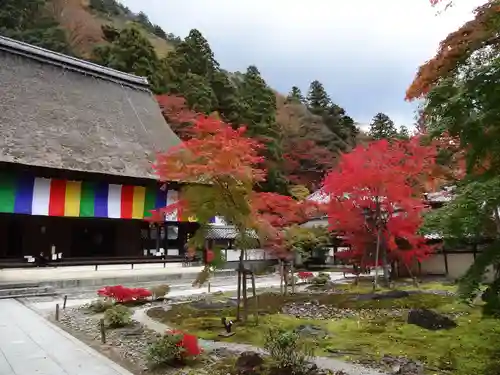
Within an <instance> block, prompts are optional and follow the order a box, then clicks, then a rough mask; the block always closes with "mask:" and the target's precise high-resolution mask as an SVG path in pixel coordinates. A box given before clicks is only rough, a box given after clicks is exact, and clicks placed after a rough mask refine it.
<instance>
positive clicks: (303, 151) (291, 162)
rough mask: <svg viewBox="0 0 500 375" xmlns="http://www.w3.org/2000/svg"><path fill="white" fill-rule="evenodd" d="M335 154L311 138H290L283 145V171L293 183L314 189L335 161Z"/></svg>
mask: <svg viewBox="0 0 500 375" xmlns="http://www.w3.org/2000/svg"><path fill="white" fill-rule="evenodd" d="M336 159H337V158H336V155H335V154H334V153H333V152H332V151H330V150H328V149H327V148H326V147H322V146H319V145H318V144H317V143H316V142H314V141H313V140H308V139H303V138H298V139H290V140H288V141H287V142H285V145H284V155H283V160H284V171H285V173H286V175H287V177H288V179H289V180H290V181H291V182H293V183H294V184H299V185H304V186H306V187H307V188H309V189H312V190H315V189H316V188H317V187H318V185H319V184H320V183H321V181H322V180H323V178H324V176H325V173H326V172H327V171H329V170H330V169H331V168H332V167H333V166H334V164H335V162H336Z"/></svg>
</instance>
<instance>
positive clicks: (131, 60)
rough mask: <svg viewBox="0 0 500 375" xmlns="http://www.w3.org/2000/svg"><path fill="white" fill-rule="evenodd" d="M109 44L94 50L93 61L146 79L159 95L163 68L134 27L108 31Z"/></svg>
mask: <svg viewBox="0 0 500 375" xmlns="http://www.w3.org/2000/svg"><path fill="white" fill-rule="evenodd" d="M105 35H109V36H110V38H111V40H110V42H111V43H109V44H107V45H103V46H98V47H96V48H95V49H94V61H95V62H96V63H98V64H101V65H104V66H108V67H110V68H113V69H117V70H120V71H122V72H126V73H132V74H135V75H138V76H141V77H147V78H148V80H149V83H150V85H151V88H152V90H153V91H154V92H156V93H161V92H162V91H163V90H162V87H163V86H164V79H165V77H164V67H163V66H162V64H161V62H160V60H159V59H158V56H157V55H156V52H155V49H154V47H153V45H152V44H151V43H150V42H149V40H148V39H147V38H146V37H144V36H143V35H142V34H141V32H140V31H139V30H138V29H136V28H135V27H129V28H126V29H123V30H121V31H119V32H118V34H116V33H112V32H110V31H109V30H108V32H107V33H105Z"/></svg>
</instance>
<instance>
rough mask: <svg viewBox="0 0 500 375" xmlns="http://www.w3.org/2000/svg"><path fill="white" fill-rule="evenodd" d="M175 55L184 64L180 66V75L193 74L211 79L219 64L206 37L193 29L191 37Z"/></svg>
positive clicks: (181, 45) (185, 40)
mask: <svg viewBox="0 0 500 375" xmlns="http://www.w3.org/2000/svg"><path fill="white" fill-rule="evenodd" d="M175 54H176V55H177V56H178V57H180V58H181V59H182V60H181V61H182V62H183V64H181V65H180V66H179V69H180V71H179V72H178V73H180V74H187V73H188V72H189V73H192V74H196V75H199V76H203V77H208V78H211V77H212V75H213V74H214V72H215V71H216V70H218V69H219V63H218V62H217V61H216V60H215V57H214V53H213V51H212V49H211V48H210V45H209V44H208V41H207V40H206V39H205V37H204V36H203V35H202V34H201V33H200V32H199V31H198V30H196V29H192V30H191V31H190V32H189V35H188V36H187V37H186V38H185V39H184V41H182V42H181V43H180V44H179V45H178V46H177V48H176V51H175Z"/></svg>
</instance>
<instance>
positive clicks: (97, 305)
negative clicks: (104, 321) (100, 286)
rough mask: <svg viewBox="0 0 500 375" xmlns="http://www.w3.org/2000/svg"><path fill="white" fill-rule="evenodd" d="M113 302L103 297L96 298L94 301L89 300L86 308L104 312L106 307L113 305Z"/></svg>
mask: <svg viewBox="0 0 500 375" xmlns="http://www.w3.org/2000/svg"><path fill="white" fill-rule="evenodd" d="M113 306H114V304H113V302H112V301H109V300H105V299H96V300H95V301H92V302H90V303H89V304H88V305H87V306H86V308H87V309H88V310H90V311H92V312H93V313H96V314H99V313H103V312H105V311H106V310H107V309H109V308H111V307H113Z"/></svg>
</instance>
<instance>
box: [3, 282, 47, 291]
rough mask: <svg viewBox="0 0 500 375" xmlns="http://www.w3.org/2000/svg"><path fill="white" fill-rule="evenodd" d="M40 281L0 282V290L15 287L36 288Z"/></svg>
mask: <svg viewBox="0 0 500 375" xmlns="http://www.w3.org/2000/svg"><path fill="white" fill-rule="evenodd" d="M39 286H40V283H29V282H27V283H22V282H21V283H0V290H2V289H16V288H36V287H39Z"/></svg>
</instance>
